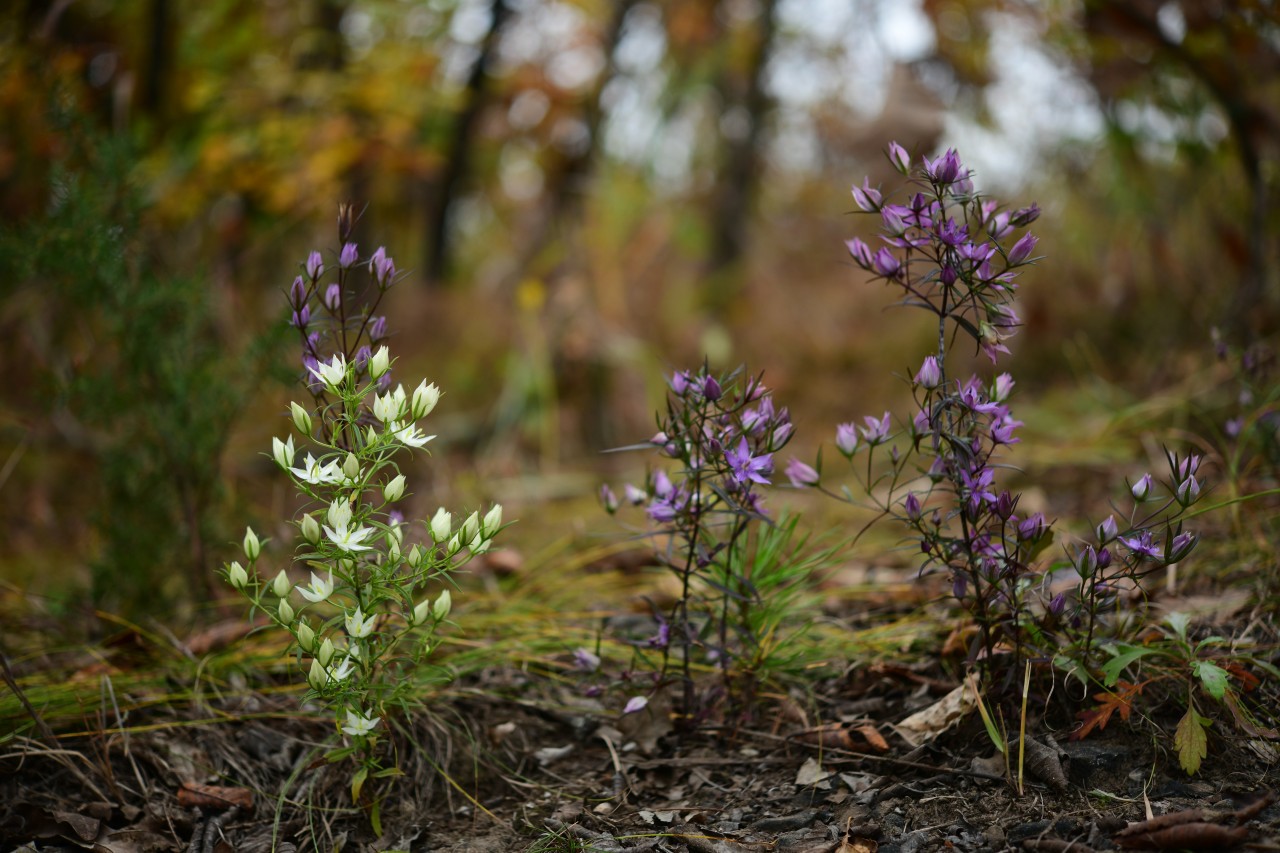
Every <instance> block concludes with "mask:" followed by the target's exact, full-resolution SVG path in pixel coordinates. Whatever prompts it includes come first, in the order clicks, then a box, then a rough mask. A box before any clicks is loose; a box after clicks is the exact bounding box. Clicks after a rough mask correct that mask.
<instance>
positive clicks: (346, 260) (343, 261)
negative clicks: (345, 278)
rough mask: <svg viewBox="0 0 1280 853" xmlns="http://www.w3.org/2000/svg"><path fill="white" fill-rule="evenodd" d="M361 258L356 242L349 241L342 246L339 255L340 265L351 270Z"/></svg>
mask: <svg viewBox="0 0 1280 853" xmlns="http://www.w3.org/2000/svg"><path fill="white" fill-rule="evenodd" d="M359 259H360V250H359V249H358V248H356V244H355V243H348V244H346V245H345V246H343V247H342V252H341V254H339V255H338V266H340V267H342V268H343V269H344V270H349V269H351V268H352V267H353V266H355V265H356V261H358V260H359Z"/></svg>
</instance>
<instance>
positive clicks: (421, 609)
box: [409, 598, 431, 625]
mask: <svg viewBox="0 0 1280 853" xmlns="http://www.w3.org/2000/svg"><path fill="white" fill-rule="evenodd" d="M429 613H431V599H429V598H424V599H422V601H420V602H418V604H417V606H416V607H414V608H413V620H412V621H411V622H410V623H409V624H410V625H421V624H422V623H423V622H425V621H427V615H428V614H429Z"/></svg>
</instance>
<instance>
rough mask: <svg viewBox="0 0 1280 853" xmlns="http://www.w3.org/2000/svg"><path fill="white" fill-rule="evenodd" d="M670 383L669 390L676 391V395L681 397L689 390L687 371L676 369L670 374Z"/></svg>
mask: <svg viewBox="0 0 1280 853" xmlns="http://www.w3.org/2000/svg"><path fill="white" fill-rule="evenodd" d="M670 384H671V390H672V391H674V392H675V393H676V396H678V397H683V396H684V392H685V391H688V390H689V372H688V371H686V370H677V371H676V372H675V373H673V374H671V379H670Z"/></svg>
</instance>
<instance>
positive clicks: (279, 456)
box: [271, 436, 295, 470]
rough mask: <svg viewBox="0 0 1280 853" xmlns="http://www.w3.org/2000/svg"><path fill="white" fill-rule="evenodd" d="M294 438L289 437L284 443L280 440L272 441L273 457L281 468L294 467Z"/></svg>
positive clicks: (274, 439)
mask: <svg viewBox="0 0 1280 853" xmlns="http://www.w3.org/2000/svg"><path fill="white" fill-rule="evenodd" d="M294 452H295V451H294V449H293V436H289V437H288V438H286V439H285V440H284V441H281V440H280V439H278V438H272V439H271V457H272V458H273V459H275V460H276V464H277V465H279V466H280V467H281V468H284V469H286V470H287V469H288V468H289V467H290V466H292V465H293V456H294Z"/></svg>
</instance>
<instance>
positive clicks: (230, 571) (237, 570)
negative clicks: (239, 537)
mask: <svg viewBox="0 0 1280 853" xmlns="http://www.w3.org/2000/svg"><path fill="white" fill-rule="evenodd" d="M227 582H228V583H230V584H231V585H232V586H233V587H235V588H236V589H244V588H245V585H246V584H247V583H249V573H248V572H246V571H245V570H244V566H242V565H240V563H238V562H236V561H232V563H231V565H230V566H228V567H227Z"/></svg>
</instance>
